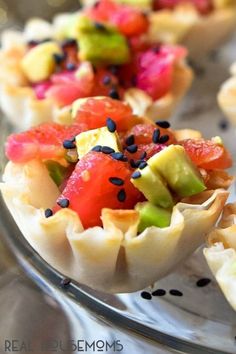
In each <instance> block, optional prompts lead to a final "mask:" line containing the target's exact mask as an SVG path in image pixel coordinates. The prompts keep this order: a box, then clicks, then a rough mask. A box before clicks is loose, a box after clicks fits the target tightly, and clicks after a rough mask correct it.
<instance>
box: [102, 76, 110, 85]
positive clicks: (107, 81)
mask: <svg viewBox="0 0 236 354" xmlns="http://www.w3.org/2000/svg"><path fill="white" fill-rule="evenodd" d="M102 82H103V84H104V85H109V84H110V83H111V77H110V76H108V75H106V76H104V78H103V80H102Z"/></svg>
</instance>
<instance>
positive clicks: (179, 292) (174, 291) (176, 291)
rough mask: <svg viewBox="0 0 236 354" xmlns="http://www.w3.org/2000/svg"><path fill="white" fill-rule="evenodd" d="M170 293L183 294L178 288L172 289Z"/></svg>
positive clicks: (174, 294)
mask: <svg viewBox="0 0 236 354" xmlns="http://www.w3.org/2000/svg"><path fill="white" fill-rule="evenodd" d="M169 293H170V295H173V296H183V293H182V292H181V291H179V290H176V289H172V290H170V291H169Z"/></svg>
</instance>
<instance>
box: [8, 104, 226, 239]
mask: <svg viewBox="0 0 236 354" xmlns="http://www.w3.org/2000/svg"><path fill="white" fill-rule="evenodd" d="M72 111H73V115H74V123H73V125H71V126H63V125H59V124H56V123H47V124H42V125H39V126H38V127H35V128H32V129H30V130H28V131H26V132H23V133H19V134H12V135H10V136H9V137H8V140H7V143H6V155H7V157H8V159H9V160H11V161H13V162H14V163H20V164H26V163H27V162H29V161H30V160H32V159H39V160H40V161H42V162H43V163H45V165H46V167H47V169H48V172H49V174H50V176H51V178H52V179H53V181H54V182H55V183H56V185H57V186H58V187H59V190H60V191H61V195H60V197H59V198H58V200H57V201H55V207H54V208H53V210H51V209H46V210H45V217H47V218H48V217H51V216H52V215H53V214H54V213H56V212H57V211H58V210H60V209H61V208H70V209H72V210H74V211H75V212H76V213H77V214H78V216H79V218H80V220H81V222H82V225H83V226H84V228H89V227H93V226H100V225H102V223H101V212H102V209H103V208H110V209H133V208H134V209H135V210H137V211H138V212H139V214H140V224H139V231H140V232H141V231H143V230H144V229H145V228H146V227H149V226H153V225H154V226H158V227H167V226H168V225H169V224H170V220H171V214H172V208H173V206H174V205H175V204H176V203H177V202H178V201H180V200H182V198H184V197H189V196H192V195H195V194H198V193H200V192H202V191H204V190H205V189H207V188H208V187H207V186H208V183H209V179H211V178H212V177H211V176H212V172H213V173H214V174H216V175H217V174H218V173H219V175H220V176H221V175H222V173H225V174H226V172H224V171H223V172H222V170H223V169H226V168H229V167H230V166H231V165H232V160H231V157H230V155H229V153H228V151H227V149H226V148H225V147H224V145H223V144H222V141H221V140H220V138H219V137H217V138H213V139H211V140H204V139H203V138H200V137H199V138H194V139H193V138H189V139H182V137H183V135H181V134H178V131H177V132H175V131H174V130H172V129H171V128H170V124H169V123H168V122H166V121H157V122H156V123H153V122H151V121H149V120H147V119H146V118H141V117H137V116H134V115H133V114H132V111H131V109H130V107H129V106H128V104H126V103H123V102H121V101H117V100H113V99H111V98H108V97H103V98H102V97H99V98H88V99H82V100H81V99H80V100H78V101H76V102H74V104H73V107H72ZM137 123H138V124H137ZM198 133H199V132H198ZM184 137H186V133H185V135H184ZM217 187H219V186H216V188H217Z"/></svg>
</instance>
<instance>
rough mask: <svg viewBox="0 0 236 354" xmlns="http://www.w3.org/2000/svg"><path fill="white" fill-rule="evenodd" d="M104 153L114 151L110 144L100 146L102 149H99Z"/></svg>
mask: <svg viewBox="0 0 236 354" xmlns="http://www.w3.org/2000/svg"><path fill="white" fill-rule="evenodd" d="M101 151H102V152H103V153H104V154H107V155H109V154H112V153H113V152H115V150H114V149H112V148H111V147H110V146H102V150H101Z"/></svg>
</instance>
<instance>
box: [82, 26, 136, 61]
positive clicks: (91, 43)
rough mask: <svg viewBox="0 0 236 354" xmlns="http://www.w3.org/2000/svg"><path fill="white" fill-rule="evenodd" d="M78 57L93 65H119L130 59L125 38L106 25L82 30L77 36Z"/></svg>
mask: <svg viewBox="0 0 236 354" xmlns="http://www.w3.org/2000/svg"><path fill="white" fill-rule="evenodd" d="M79 58H80V60H82V61H86V60H88V61H90V62H92V63H93V64H95V65H97V64H98V65H99V64H107V65H108V64H113V65H121V64H124V63H127V62H128V61H129V59H130V52H129V47H128V43H127V41H126V38H125V37H124V36H123V35H121V34H120V33H118V32H117V31H115V30H111V29H107V28H106V27H104V28H102V29H98V30H96V31H95V30H94V31H84V32H82V33H81V34H80V36H79Z"/></svg>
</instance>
